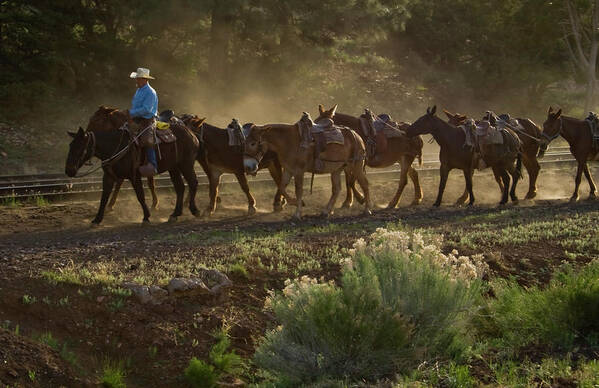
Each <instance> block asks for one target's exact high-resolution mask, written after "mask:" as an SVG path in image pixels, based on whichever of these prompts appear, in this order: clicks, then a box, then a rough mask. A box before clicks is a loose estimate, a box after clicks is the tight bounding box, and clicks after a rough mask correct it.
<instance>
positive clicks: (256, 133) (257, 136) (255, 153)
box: [243, 123, 268, 175]
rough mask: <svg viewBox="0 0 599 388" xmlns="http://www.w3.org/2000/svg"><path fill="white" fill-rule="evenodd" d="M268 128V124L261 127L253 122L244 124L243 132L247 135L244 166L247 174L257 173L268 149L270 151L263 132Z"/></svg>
mask: <svg viewBox="0 0 599 388" xmlns="http://www.w3.org/2000/svg"><path fill="white" fill-rule="evenodd" d="M266 129H267V126H262V127H260V126H257V125H254V124H253V123H247V124H244V125H243V134H244V135H245V147H244V152H243V168H244V169H245V173H246V174H250V175H256V173H257V172H258V165H259V164H260V162H261V161H262V158H263V157H264V154H265V153H266V151H268V146H267V145H266V143H265V142H263V141H262V133H263V132H264V131H265V130H266Z"/></svg>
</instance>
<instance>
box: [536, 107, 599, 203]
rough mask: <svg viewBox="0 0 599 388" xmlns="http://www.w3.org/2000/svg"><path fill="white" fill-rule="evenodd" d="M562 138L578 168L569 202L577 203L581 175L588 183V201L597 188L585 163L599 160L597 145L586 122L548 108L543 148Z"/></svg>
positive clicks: (595, 195)
mask: <svg viewBox="0 0 599 388" xmlns="http://www.w3.org/2000/svg"><path fill="white" fill-rule="evenodd" d="M560 135H561V136H562V137H563V138H564V139H566V141H567V142H568V144H569V145H570V152H571V153H572V155H574V158H575V159H576V162H577V164H578V168H577V170H576V177H575V178H574V193H572V197H570V201H571V202H576V201H578V188H579V187H580V181H581V180H582V174H583V173H584V176H585V177H586V178H587V181H588V182H589V189H590V193H589V199H595V198H596V197H597V194H596V191H597V187H596V186H595V182H593V176H592V175H591V172H590V171H589V166H588V165H587V161H590V160H598V159H599V145H594V144H593V137H592V134H591V128H590V126H589V123H588V122H587V121H586V120H579V119H576V118H574V117H568V116H562V110H561V109H559V110H558V111H557V112H554V111H553V108H552V107H549V111H548V112H547V120H545V122H544V123H543V140H544V145H545V147H546V146H548V145H549V143H551V142H552V141H553V140H555V139H557V138H558V137H559V136H560Z"/></svg>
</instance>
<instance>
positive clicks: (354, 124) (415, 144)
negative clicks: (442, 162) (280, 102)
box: [317, 105, 423, 209]
mask: <svg viewBox="0 0 599 388" xmlns="http://www.w3.org/2000/svg"><path fill="white" fill-rule="evenodd" d="M336 110H337V105H335V106H334V107H332V108H331V109H329V110H324V108H323V106H322V105H318V111H319V113H320V115H319V116H318V119H317V120H319V119H322V118H330V119H333V121H334V122H335V124H337V125H344V126H346V127H349V128H351V129H353V130H354V131H355V132H356V133H357V134H358V135H360V137H361V138H362V140H363V141H366V139H367V135H366V134H365V133H364V131H363V129H362V124H361V123H360V118H359V117H355V116H350V115H347V114H343V113H338V112H337V111H336ZM407 126H408V125H405V127H404V128H403V129H404V130H405V129H406V128H407ZM422 146H423V142H422V139H421V138H420V136H416V137H413V138H408V137H393V138H390V139H387V149H386V150H385V151H384V152H383V153H382V154H381V155H380V159H379V160H377V162H375V161H374V160H373V158H368V160H367V161H366V165H367V166H368V167H373V168H385V167H389V166H392V165H394V164H395V163H399V164H400V166H401V170H400V178H399V184H398V187H397V191H396V193H395V195H394V196H393V198H392V199H391V201H390V202H389V204H388V205H387V208H388V209H392V208H395V207H396V206H397V204H398V203H399V201H400V199H401V195H402V193H403V190H404V188H405V187H406V185H407V183H408V176H409V177H410V179H411V180H412V183H413V184H414V200H413V201H412V205H418V204H419V203H420V202H422V188H421V187H420V181H419V179H418V172H417V171H416V170H415V169H414V168H413V167H412V163H413V162H414V159H416V158H418V159H419V160H420V163H421V164H422ZM348 178H350V179H348ZM345 181H346V186H347V196H346V199H345V202H343V205H342V207H350V206H351V205H352V192H353V193H354V194H355V196H356V199H357V200H358V202H360V203H363V198H362V195H361V194H360V192H358V191H357V190H356V187H355V179H354V180H352V179H351V177H348V176H346V179H345Z"/></svg>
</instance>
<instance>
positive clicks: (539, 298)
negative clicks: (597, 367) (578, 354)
mask: <svg viewBox="0 0 599 388" xmlns="http://www.w3.org/2000/svg"><path fill="white" fill-rule="evenodd" d="M494 289H495V293H496V295H497V298H496V299H493V300H490V302H489V314H490V320H489V322H486V323H487V326H483V328H484V329H483V332H484V333H485V334H487V335H489V336H491V337H495V338H498V339H500V340H501V342H503V343H504V344H505V345H506V346H507V347H520V346H525V345H529V344H538V345H546V346H554V347H564V348H566V349H569V348H571V347H572V346H574V345H576V344H584V345H592V346H597V345H599V261H593V262H591V263H589V264H588V265H587V266H585V267H583V268H582V269H580V270H579V271H575V270H574V269H573V268H572V267H571V266H568V265H564V267H563V268H562V269H561V270H560V271H559V272H557V273H556V274H555V276H554V278H553V279H552V281H551V283H550V284H549V286H547V287H546V288H544V289H540V288H537V287H531V288H529V289H523V288H521V287H520V286H518V285H517V284H516V283H515V282H513V281H497V282H496V283H495V287H494ZM481 324H482V325H484V324H485V322H484V321H483V322H481Z"/></svg>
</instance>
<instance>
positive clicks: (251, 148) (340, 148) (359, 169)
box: [245, 112, 371, 220]
mask: <svg viewBox="0 0 599 388" xmlns="http://www.w3.org/2000/svg"><path fill="white" fill-rule="evenodd" d="M333 113H334V112H333ZM318 123H319V121H318V120H317V122H316V124H318ZM313 124H314V123H313V122H312V120H311V119H310V116H309V115H308V114H307V113H305V112H304V114H303V115H302V118H301V119H300V120H299V121H298V122H297V123H295V124H266V125H263V126H254V127H252V128H251V130H250V132H249V135H248V137H247V140H246V148H245V153H246V155H248V156H250V157H254V158H255V159H256V160H258V161H259V160H260V159H261V157H262V155H264V154H265V153H266V152H267V151H269V150H270V151H274V152H275V153H276V154H277V155H278V156H279V160H280V162H281V165H282V166H283V178H282V180H281V182H279V190H280V191H281V193H282V194H283V196H284V197H285V198H286V199H287V201H288V203H290V204H295V205H296V206H297V208H296V211H295V213H294V215H293V217H294V218H295V219H298V220H299V219H301V218H302V197H303V187H304V186H303V185H304V173H306V172H311V173H314V174H330V175H331V186H332V193H331V197H330V199H329V201H328V203H327V205H326V208H325V210H324V211H323V213H322V214H323V215H324V216H327V217H328V216H331V215H332V214H333V209H334V207H335V203H336V201H337V198H338V196H339V192H340V191H341V172H342V171H345V173H346V175H352V176H353V177H355V179H356V180H357V181H358V183H359V185H360V187H361V188H362V190H363V191H364V207H365V209H364V211H365V213H367V214H371V210H370V209H371V202H370V190H369V187H368V180H367V179H366V173H365V170H364V167H365V159H366V148H365V146H364V142H363V141H362V139H361V138H360V136H359V135H358V134H357V133H355V132H354V131H352V130H351V129H350V128H347V127H341V132H342V135H343V145H341V144H327V145H326V147H325V148H324V150H323V151H322V152H321V154H320V161H321V162H322V166H321V168H316V166H315V157H314V150H315V145H314V144H310V145H309V146H308V148H304V147H302V142H303V139H302V136H301V131H302V128H303V129H305V128H311V126H312V125H313ZM292 176H293V178H294V181H295V198H292V197H290V196H289V194H288V193H287V191H286V187H287V184H288V183H289V181H290V180H291V177H292Z"/></svg>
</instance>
